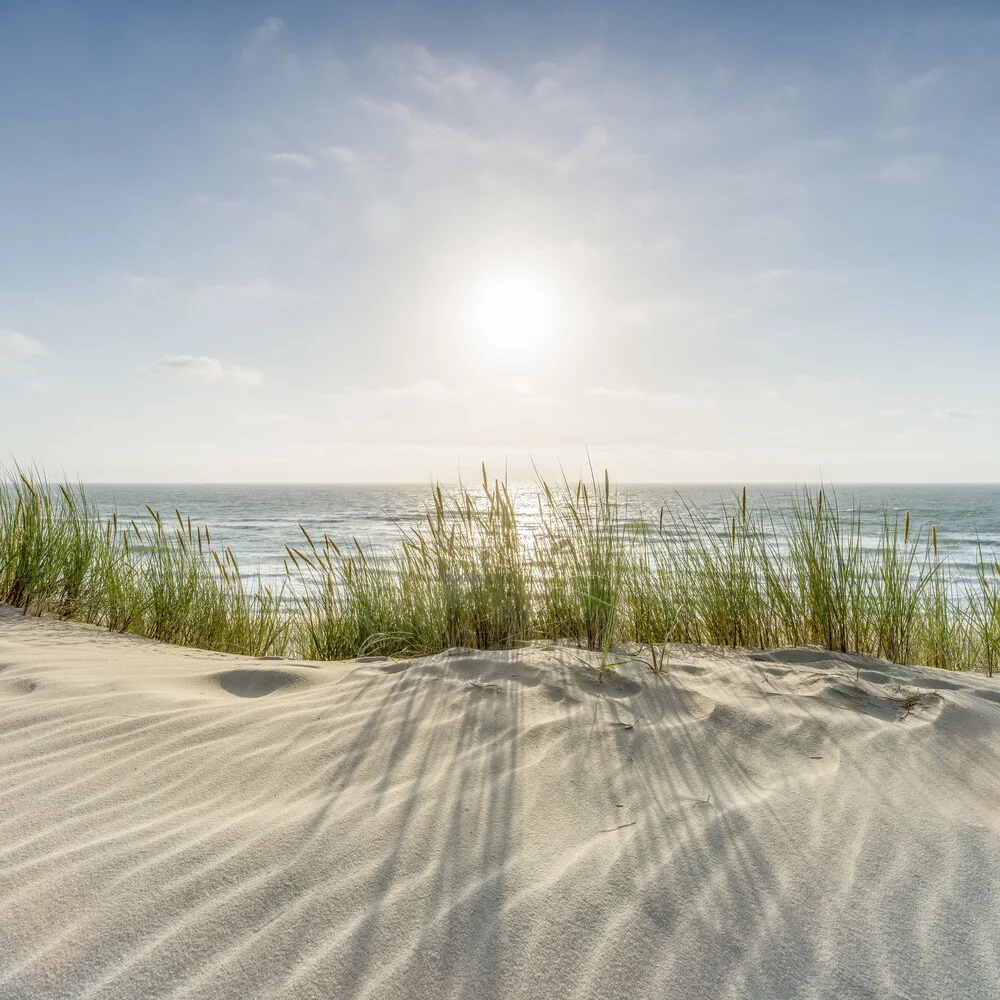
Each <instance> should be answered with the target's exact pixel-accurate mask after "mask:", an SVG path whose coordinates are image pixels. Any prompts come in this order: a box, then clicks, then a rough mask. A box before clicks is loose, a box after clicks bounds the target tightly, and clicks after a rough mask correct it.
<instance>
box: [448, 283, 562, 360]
mask: <svg viewBox="0 0 1000 1000" xmlns="http://www.w3.org/2000/svg"><path fill="white" fill-rule="evenodd" d="M556 311H557V310H556V300H555V296H554V295H553V293H552V289H551V288H550V287H549V286H548V285H547V284H546V282H545V281H544V280H543V279H542V278H541V277H540V276H539V275H537V274H535V273H533V272H530V271H514V270H511V271H502V272H499V273H496V274H493V275H491V276H490V277H488V278H487V279H486V280H484V281H483V282H482V284H481V285H480V286H479V287H478V288H476V289H475V291H474V292H473V293H472V295H471V296H470V298H469V302H468V314H467V321H468V324H469V326H470V327H471V329H472V330H473V331H474V332H475V333H476V334H477V335H478V336H479V337H480V338H481V339H482V340H483V341H484V342H485V343H486V344H488V346H489V347H490V348H491V349H492V350H495V351H498V352H502V353H504V354H508V355H521V354H525V353H527V352H529V351H530V350H531V349H532V348H534V347H535V346H536V345H537V344H538V343H539V341H542V340H545V339H546V338H548V337H549V336H550V335H551V332H552V327H553V325H554V322H555V319H556Z"/></svg>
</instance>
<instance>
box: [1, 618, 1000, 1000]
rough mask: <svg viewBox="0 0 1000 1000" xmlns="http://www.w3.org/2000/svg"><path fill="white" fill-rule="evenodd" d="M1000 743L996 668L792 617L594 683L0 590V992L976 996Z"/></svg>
mask: <svg viewBox="0 0 1000 1000" xmlns="http://www.w3.org/2000/svg"><path fill="white" fill-rule="evenodd" d="M859 667H860V672H859ZM856 685H857V687H856ZM897 685H902V686H903V688H905V691H899V690H897V688H896V686H897ZM859 688H860V690H859ZM911 692H916V693H918V694H919V695H921V697H919V698H918V699H917V703H916V704H912V705H911V708H912V711H910V712H909V713H908V714H907V710H906V708H905V707H904V705H903V704H902V703H901V699H902V698H905V697H906V695H907V694H909V693H911ZM633 723H634V725H633ZM998 765H1000V683H998V682H997V681H996V680H993V681H991V680H989V679H987V678H984V677H978V676H971V675H954V674H948V673H945V672H943V671H935V670H928V669H920V668H903V667H897V666H891V665H889V664H886V663H882V662H880V661H874V660H862V659H858V658H850V657H844V656H836V655H833V654H829V653H823V652H819V651H816V650H801V649H800V650H786V651H782V652H781V653H778V654H774V655H771V656H767V655H758V656H756V657H753V656H751V655H748V654H744V653H736V652H731V651H730V652H726V651H720V650H715V649H694V648H691V647H681V646H678V647H674V648H673V649H672V655H671V663H670V669H669V673H667V674H665V675H660V676H654V675H653V674H652V673H651V672H650V671H649V669H648V668H645V667H643V666H641V665H638V664H634V665H630V666H623V667H620V668H618V670H617V671H616V672H615V673H613V674H609V675H606V676H605V677H604V679H603V683H598V682H597V680H596V678H595V677H593V676H590V675H588V673H587V671H586V670H585V669H584V668H583V667H582V666H581V665H580V663H579V662H578V661H577V660H576V659H574V656H573V655H572V653H571V652H570V651H568V650H540V649H533V650H530V651H522V652H516V653H491V654H482V653H468V652H460V651H452V652H451V653H450V654H444V655H441V656H436V657H431V658H429V659H425V660H414V661H409V662H406V663H401V662H368V663H358V662H352V663H346V664H325V665H318V666H317V665H305V664H301V663H292V662H289V661H278V662H267V661H260V660H250V659H242V658H236V657H226V656H221V655H214V654H210V653H202V652H198V651H194V650H186V649H176V648H173V647H169V646H163V645H159V644H156V643H151V642H147V641H144V640H140V639H135V638H129V637H121V636H115V635H109V634H107V633H104V632H100V631H97V630H95V629H91V628H88V627H86V626H78V625H67V624H62V623H57V622H51V621H39V620H36V619H23V618H20V617H18V616H17V615H16V614H15V613H14V612H12V611H10V610H9V609H2V610H0V997H2V998H4V1000H12V998H25V1000H29V998H30V1000H41V998H49V997H72V998H74V1000H75V998H98V997H101V998H111V997H119V998H124V997H128V998H149V997H177V998H181V997H183V998H194V997H204V998H212V1000H219V998H240V1000H245V998H257V997H303V998H304V997H323V998H355V997H386V998H394V1000H395V998H404V997H415V998H421V1000H423V998H435V997H455V998H500V997H522V998H531V1000H536V998H559V997H593V998H602V1000H607V998H618V997H622V998H624V997H628V998H633V1000H634V998H646V997H669V998H712V1000H714V998H724V997H746V998H755V1000H758V998H770V997H787V998H795V1000H799V998H808V997H830V998H854V997H871V998H880V1000H881V998H886V997H908V998H923V997H927V998H932V997H933V998H941V997H949V998H950V997H955V998H974V997H989V998H995V997H998V996H1000V767H998Z"/></svg>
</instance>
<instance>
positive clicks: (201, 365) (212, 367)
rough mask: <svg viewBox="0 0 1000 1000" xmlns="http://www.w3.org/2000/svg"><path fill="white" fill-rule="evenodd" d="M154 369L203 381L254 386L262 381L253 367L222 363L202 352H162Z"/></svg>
mask: <svg viewBox="0 0 1000 1000" xmlns="http://www.w3.org/2000/svg"><path fill="white" fill-rule="evenodd" d="M156 369H157V371H160V372H163V373H164V374H166V375H173V376H176V377H178V378H185V379H193V380H197V381H203V382H220V383H228V384H230V385H240V386H254V385H260V384H261V382H263V381H264V378H263V376H262V375H261V374H260V372H259V371H257V370H256V369H254V368H247V367H245V366H244V365H231V364H223V362H222V361H220V360H219V359H218V358H210V357H208V356H207V355H204V354H198V355H195V354H164V355H163V357H162V358H160V360H159V361H157V363H156Z"/></svg>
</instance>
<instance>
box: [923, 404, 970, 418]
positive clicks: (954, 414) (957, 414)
mask: <svg viewBox="0 0 1000 1000" xmlns="http://www.w3.org/2000/svg"><path fill="white" fill-rule="evenodd" d="M933 415H934V416H935V417H937V418H938V419H939V420H975V419H976V417H978V416H979V411H978V410H961V409H957V408H955V407H951V406H947V407H944V408H943V409H940V410H934V413H933Z"/></svg>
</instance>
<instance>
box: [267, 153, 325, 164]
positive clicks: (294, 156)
mask: <svg viewBox="0 0 1000 1000" xmlns="http://www.w3.org/2000/svg"><path fill="white" fill-rule="evenodd" d="M267 158H268V159H269V160H270V161H271V162H272V163H279V164H284V165H288V166H292V167H315V166H316V160H315V159H313V157H311V156H309V155H308V154H307V153H295V152H282V153H269V154H268V157H267Z"/></svg>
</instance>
